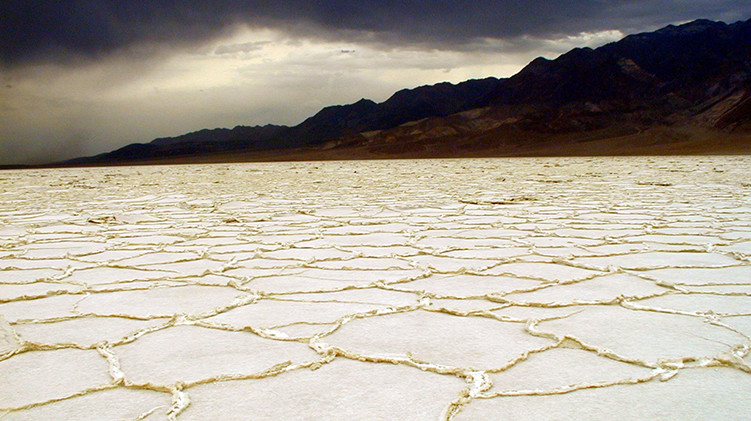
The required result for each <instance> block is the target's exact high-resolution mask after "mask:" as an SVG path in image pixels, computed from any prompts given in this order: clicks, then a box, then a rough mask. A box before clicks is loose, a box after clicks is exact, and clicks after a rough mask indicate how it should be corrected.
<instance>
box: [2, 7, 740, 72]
mask: <svg viewBox="0 0 751 421" xmlns="http://www.w3.org/2000/svg"><path fill="white" fill-rule="evenodd" d="M750 14H751V4H750V3H749V2H748V1H745V0H744V1H738V0H693V1H676V0H650V1H642V0H627V1H594V0H563V1H561V0H551V1H544V2H542V1H534V2H532V1H518V0H511V1H509V0H475V1H450V0H429V1H414V0H411V1H410V0H396V1H393V0H383V1H372V0H349V1H343V0H287V1H273V2H270V1H265V0H263V1H254V0H249V1H241V0H220V1H205V0H183V1H174V0H151V1H149V0H144V1H131V0H99V1H96V0H59V1H41V2H38V1H28V0H5V1H4V2H2V3H0V39H2V40H3V42H2V43H0V61H1V62H2V63H3V64H5V65H6V66H13V65H18V64H21V63H25V62H28V61H39V60H42V61H44V60H62V59H70V58H75V57H88V58H92V57H93V58H96V57H98V56H100V55H103V54H108V53H111V52H113V51H117V50H124V49H128V48H131V47H133V46H137V45H143V44H153V43H156V44H166V45H180V44H186V43H194V42H201V41H205V40H206V39H208V38H212V37H218V36H221V35H223V34H225V33H226V31H227V30H228V28H230V27H232V26H233V25H236V24H245V25H251V26H275V27H278V26H285V27H286V28H287V29H288V30H289V31H298V32H299V33H300V35H304V36H322V37H340V38H341V37H345V38H346V37H350V38H353V39H356V40H360V41H362V40H363V39H371V40H373V41H378V42H386V43H393V44H398V45H404V44H405V43H419V44H425V45H431V46H433V47H442V48H451V47H452V46H454V47H455V46H458V45H461V44H464V43H466V42H468V41H469V40H471V39H474V38H501V39H502V38H512V37H518V36H522V35H530V36H541V37H544V36H550V35H556V34H570V33H578V32H581V31H598V30H605V29H619V30H622V31H623V32H632V31H633V30H640V29H643V28H649V27H652V26H655V25H663V24H665V23H669V22H676V21H681V20H691V19H695V18H698V17H704V18H710V19H718V20H725V21H734V20H739V19H744V18H747V16H748V15H750Z"/></svg>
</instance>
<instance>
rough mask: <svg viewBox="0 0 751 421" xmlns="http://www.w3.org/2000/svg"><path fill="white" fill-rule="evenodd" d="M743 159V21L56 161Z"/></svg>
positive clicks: (749, 52) (746, 98) (748, 129)
mask: <svg viewBox="0 0 751 421" xmlns="http://www.w3.org/2000/svg"><path fill="white" fill-rule="evenodd" d="M698 153H751V20H748V21H742V22H737V23H734V24H730V25H728V24H725V23H723V22H714V21H709V20H697V21H694V22H690V23H686V24H683V25H680V26H673V25H670V26H667V27H665V28H662V29H659V30H657V31H654V32H649V33H641V34H635V35H629V36H627V37H625V38H624V39H622V40H620V41H617V42H613V43H610V44H607V45H604V46H602V47H599V48H597V49H591V48H576V49H574V50H571V51H569V52H568V53H566V54H563V55H561V56H560V57H558V58H556V59H555V60H548V59H545V58H542V57H541V58H537V59H535V60H534V61H532V62H531V63H529V64H528V65H527V66H526V67H524V68H523V69H522V70H521V71H520V72H519V73H517V74H516V75H514V76H512V77H510V78H503V79H498V78H494V77H489V78H486V79H479V80H468V81H466V82H462V83H459V84H451V83H439V84H436V85H431V86H422V87H418V88H415V89H405V90H401V91H399V92H396V93H395V94H394V95H393V96H391V97H390V98H389V99H388V100H386V101H385V102H382V103H375V102H373V101H371V100H368V99H362V100H360V101H358V102H356V103H353V104H349V105H337V106H331V107H326V108H324V109H322V110H321V111H320V112H318V113H317V114H315V115H314V116H312V117H310V118H308V119H306V120H305V121H303V122H302V123H300V124H299V125H297V126H294V127H287V126H274V125H266V126H255V127H247V126H237V127H235V128H233V129H213V130H208V129H206V130H200V131H197V132H193V133H188V134H185V135H182V136H177V137H171V138H160V139H155V140H153V141H151V142H149V143H135V144H131V145H128V146H125V147H123V148H120V149H117V150H115V151H112V152H108V153H104V154H101V155H97V156H92V157H83V158H76V159H73V160H69V161H65V162H62V163H57V165H92V164H94V165H96V164H103V165H110V164H120V163H127V164H129V163H166V162H222V161H240V160H248V161H254V160H300V159H353V158H356V159H368V158H424V157H470V156H541V155H637V154H698Z"/></svg>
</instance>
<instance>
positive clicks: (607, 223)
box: [0, 157, 751, 420]
mask: <svg viewBox="0 0 751 421" xmlns="http://www.w3.org/2000/svg"><path fill="white" fill-rule="evenodd" d="M749 174H751V158H749V157H649V158H646V157H634V158H550V159H473V160H422V161H366V162H356V161H351V162H303V163H273V164H231V165H195V166H174V167H165V166H153V167H120V168H92V169H64V170H25V171H5V172H0V419H2V420H27V419H42V418H46V419H78V420H103V419H107V420H109V419H112V420H121V419H122V420H158V419H171V420H174V419H178V420H205V419H228V420H232V419H237V420H245V419H250V418H252V419H274V420H275V419H289V420H292V419H300V420H306V419H331V420H353V419H361V420H371V419H373V420H377V419H388V420H391V419H400V420H431V419H435V420H440V419H453V420H476V419H499V420H500V419H529V420H538V419H603V418H607V419H638V418H641V419H696V420H699V419H702V420H704V419H726V420H728V419H739V420H740V419H748V414H749V413H751V394H749V393H748V391H749V390H751V356H749V350H750V349H751V348H750V347H751V338H750V337H751V247H749V245H750V244H751V179H749Z"/></svg>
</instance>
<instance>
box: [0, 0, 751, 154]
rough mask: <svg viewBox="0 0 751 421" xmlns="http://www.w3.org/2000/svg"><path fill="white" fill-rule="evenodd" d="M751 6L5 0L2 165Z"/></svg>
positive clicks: (482, 71) (0, 30)
mask: <svg viewBox="0 0 751 421" xmlns="http://www.w3.org/2000/svg"><path fill="white" fill-rule="evenodd" d="M749 17H751V2H748V0H743V1H738V0H693V1H677V0H650V1H642V0H626V1H605V0H598V1H594V0H566V1H561V0H550V1H534V2H532V1H518V0H516V1H510V0H493V1H490V0H477V1H450V0H433V1H414V0H401V1H398V0H381V1H373V0H352V1H342V0H327V1H321V0H288V1H281V0H280V1H258V0H248V1H240V0H219V1H206V0H182V1H177V0H152V1H149V0H140V1H134V0H100V1H95V0H58V1H30V0H4V1H0V164H8V163H44V162H51V161H56V160H61V159H66V158H72V157H76V156H81V155H90V154H95V153H101V152H106V151H109V150H112V149H115V148H118V147H121V146H124V145H125V144H127V143H133V142H147V141H149V140H151V139H153V138H155V137H164V136H174V135H179V134H183V133H186V132H189V131H193V130H198V129H201V128H212V127H232V126H234V125H237V124H245V125H250V124H266V123H274V124H297V123H299V122H300V121H302V119H304V118H305V117H308V116H310V115H312V114H313V113H315V112H316V111H318V110H319V109H320V108H321V107H323V106H326V105H333V104H337V103H347V102H354V101H357V100H358V99H360V98H362V97H366V98H371V99H374V100H377V101H382V100H385V99H386V98H387V97H388V96H389V95H391V94H392V93H393V92H395V91H396V90H399V89H401V88H406V87H414V86H418V85H422V84H432V83H437V82H441V81H444V80H450V81H453V82H458V81H461V80H465V79H468V78H471V77H487V76H497V77H498V76H507V75H510V74H512V73H513V72H515V71H518V69H519V68H521V67H522V66H523V65H524V64H526V63H527V62H529V61H530V60H531V59H533V58H534V57H535V56H537V55H545V56H548V57H549V58H554V57H555V55H557V54H560V53H562V52H565V51H566V50H568V49H570V48H573V47H577V46H584V45H587V46H593V47H594V46H598V45H602V44H604V43H606V42H609V41H614V40H615V39H617V38H619V37H620V36H622V35H623V34H627V33H633V32H639V31H645V30H653V29H656V28H658V27H661V26H664V25H666V24H670V23H680V22H684V21H689V20H693V19H697V18H708V19H714V20H722V21H725V22H735V21H737V20H745V19H748V18H749ZM243 33H245V35H242V34H243ZM238 34H240V35H238Z"/></svg>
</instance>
